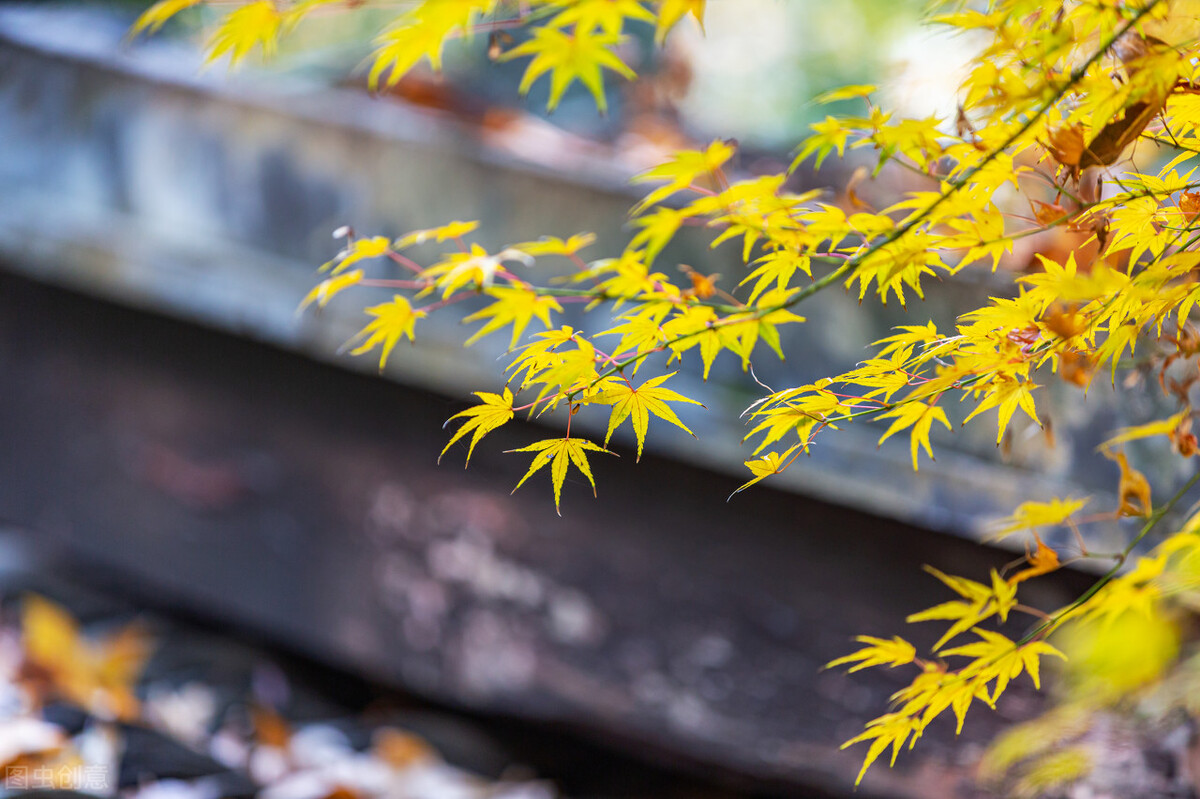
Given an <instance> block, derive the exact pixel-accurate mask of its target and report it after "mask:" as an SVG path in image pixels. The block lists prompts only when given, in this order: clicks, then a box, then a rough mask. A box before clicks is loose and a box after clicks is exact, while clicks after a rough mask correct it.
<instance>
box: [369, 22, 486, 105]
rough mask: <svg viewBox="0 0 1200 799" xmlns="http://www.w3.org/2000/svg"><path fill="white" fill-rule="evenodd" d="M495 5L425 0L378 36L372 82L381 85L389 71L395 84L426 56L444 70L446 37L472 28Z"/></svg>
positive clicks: (370, 75) (374, 87) (430, 63)
mask: <svg viewBox="0 0 1200 799" xmlns="http://www.w3.org/2000/svg"><path fill="white" fill-rule="evenodd" d="M495 6H496V0H425V2H423V3H421V4H420V5H419V6H417V7H416V8H414V9H413V10H412V11H410V12H408V13H407V14H405V15H404V16H402V17H400V19H399V20H398V21H397V22H396V24H395V25H394V26H392V27H391V28H390V29H389V30H387V31H385V32H384V33H383V34H382V35H381V36H380V37H379V38H378V39H377V40H376V44H377V45H378V49H377V50H376V51H375V60H374V62H373V63H372V65H371V71H370V73H369V74H368V76H367V83H368V85H369V86H370V87H371V89H372V90H374V89H377V88H379V79H380V78H381V77H382V76H383V74H384V73H385V72H387V73H388V78H387V82H386V84H385V85H386V86H394V85H396V84H397V83H398V82H399V81H400V79H401V78H402V77H404V76H405V74H407V73H408V71H409V70H411V69H412V68H413V67H415V66H416V65H417V62H419V61H420V60H421V59H422V58H425V59H427V60H428V61H429V65H430V66H431V67H432V68H433V69H434V71H440V70H441V68H442V49H443V47H444V46H445V43H446V41H447V40H449V39H452V38H454V37H456V36H459V35H462V34H463V33H465V32H467V31H469V29H470V26H471V24H472V23H473V22H474V21H475V19H476V18H477V17H479V16H480V15H481V14H487V13H489V12H491V10H492V9H493V8H495Z"/></svg>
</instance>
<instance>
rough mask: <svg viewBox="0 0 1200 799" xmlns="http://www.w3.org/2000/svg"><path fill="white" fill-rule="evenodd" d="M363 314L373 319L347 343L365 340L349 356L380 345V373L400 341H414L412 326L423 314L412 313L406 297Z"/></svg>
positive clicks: (393, 298) (396, 296)
mask: <svg viewBox="0 0 1200 799" xmlns="http://www.w3.org/2000/svg"><path fill="white" fill-rule="evenodd" d="M366 313H367V314H368V315H370V316H372V317H374V318H373V319H372V320H371V321H370V322H368V323H367V326H366V327H364V328H363V329H362V330H361V331H359V333H358V335H356V336H355V337H354V338H353V339H351V340H350V343H353V342H354V341H355V340H357V339H359V338H365V339H366V340H365V341H363V342H362V343H361V344H359V345H358V346H357V347H355V348H354V349H353V350H351V351H350V354H351V355H362V354H363V353H364V352H370V351H371V350H373V349H375V347H377V346H379V345H381V344H382V345H383V349H382V350H381V351H380V353H379V369H380V371H382V370H383V367H384V365H385V364H386V363H387V359H388V356H389V355H391V354H392V349H393V348H395V346H396V343H397V342H399V341H400V337H401V336H407V337H408V340H409V341H412V340H413V326H414V325H416V323H417V320H418V319H422V318H424V316H425V312H424V311H420V310H413V307H412V305H410V304H409V302H408V300H407V299H406V298H405V297H403V296H401V295H400V294H396V295H395V296H393V297H392V300H391V302H384V303H380V304H379V305H372V306H371V307H369V308H367V309H366Z"/></svg>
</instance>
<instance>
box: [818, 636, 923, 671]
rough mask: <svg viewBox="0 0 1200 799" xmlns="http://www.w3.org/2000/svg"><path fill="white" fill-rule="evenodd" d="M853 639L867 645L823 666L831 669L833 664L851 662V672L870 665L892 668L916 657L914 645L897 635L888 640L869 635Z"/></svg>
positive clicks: (842, 664)
mask: <svg viewBox="0 0 1200 799" xmlns="http://www.w3.org/2000/svg"><path fill="white" fill-rule="evenodd" d="M854 640H855V641H858V642H859V643H860V644H867V646H865V647H863V648H862V649H860V650H858V651H857V652H851V653H850V654H849V655H845V656H843V657H840V658H838V659H837V660H831V661H829V662H828V663H826V664H825V666H824V668H827V669H831V668H833V667H834V666H844V665H845V664H847V663H853V664H854V665H853V666H851V667H850V669H849V671H850V672H851V673H853V672H856V671H859V670H861V669H866V668H870V667H872V666H887V667H888V668H891V669H894V668H896V667H897V666H903V665H904V664H906V663H912V662H913V660H915V659H916V657H917V649H916V647H914V646H913V645H912V644H910V643H909V642H908V641H905V640H904V639H903V638H901V637H900V636H898V635H897V636H893V637H892V640H890V641H889V640H887V639H886V638H873V637H871V636H869V635H860V636H857V637H856V638H855V639H854Z"/></svg>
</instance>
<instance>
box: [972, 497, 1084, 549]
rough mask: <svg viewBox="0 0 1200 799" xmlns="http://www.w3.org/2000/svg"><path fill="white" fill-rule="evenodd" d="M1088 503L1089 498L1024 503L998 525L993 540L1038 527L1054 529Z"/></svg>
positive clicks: (998, 522) (992, 535)
mask: <svg viewBox="0 0 1200 799" xmlns="http://www.w3.org/2000/svg"><path fill="white" fill-rule="evenodd" d="M1087 503H1088V497H1084V498H1083V499H1071V498H1069V497H1068V498H1067V499H1059V498H1057V497H1056V498H1054V499H1052V500H1050V501H1049V502H1022V503H1021V504H1020V505H1018V506H1017V509H1016V510H1015V511H1013V514H1012V515H1011V516H1008V517H1005V518H1003V519H1000V520H999V521H997V522H996V524H998V525H1000V527H999V529H997V530H996V531H995V532H993V533H992V534H991V537H992V538H993V539H997V540H998V539H1001V538H1004V537H1005V536H1007V535H1009V534H1011V533H1015V532H1018V531H1020V530H1032V529H1034V528H1036V527H1054V526H1056V525H1059V524H1062V523H1063V522H1065V521H1066V520H1067V519H1069V518H1071V516H1072V515H1073V514H1074V513H1076V512H1077V511H1079V510H1081V509H1082V508H1083V506H1084V505H1086V504H1087Z"/></svg>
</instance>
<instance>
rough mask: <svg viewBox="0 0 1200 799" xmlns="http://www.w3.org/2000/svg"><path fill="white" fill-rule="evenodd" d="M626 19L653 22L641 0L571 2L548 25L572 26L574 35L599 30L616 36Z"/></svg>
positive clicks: (580, 0)
mask: <svg viewBox="0 0 1200 799" xmlns="http://www.w3.org/2000/svg"><path fill="white" fill-rule="evenodd" d="M626 19H633V20H640V21H642V22H654V20H655V17H654V15H653V14H651V13H650V12H649V11H647V10H646V8H645V6H643V5H642V4H641V0H572V2H571V3H569V4H567V7H566V8H565V9H564V10H563V11H561V12H559V13H558V14H557V15H556V16H555V17H554V18H553V19H552V20H550V23H549V24H551V25H553V26H554V27H556V28H565V27H567V26H570V25H574V26H575V31H576V33H578V32H580V31H596V30H599V31H602V32H604V33H609V34H613V35H616V34H619V33H621V30H622V29H623V28H624V27H625V20H626Z"/></svg>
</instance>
